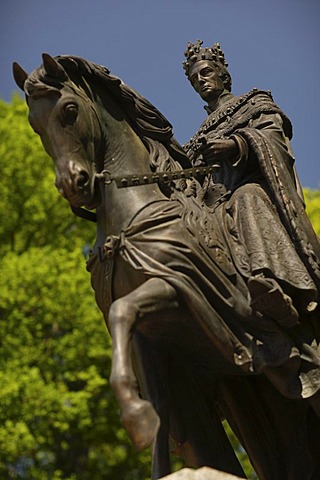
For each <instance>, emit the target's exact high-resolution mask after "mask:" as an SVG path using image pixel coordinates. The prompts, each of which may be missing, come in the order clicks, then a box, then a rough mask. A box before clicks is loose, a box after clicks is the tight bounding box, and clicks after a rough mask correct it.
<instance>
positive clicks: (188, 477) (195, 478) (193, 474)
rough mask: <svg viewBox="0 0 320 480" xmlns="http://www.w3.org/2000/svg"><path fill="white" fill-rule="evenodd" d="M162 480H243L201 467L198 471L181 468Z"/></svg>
mask: <svg viewBox="0 0 320 480" xmlns="http://www.w3.org/2000/svg"><path fill="white" fill-rule="evenodd" d="M162 480H243V479H241V478H240V477H236V476H235V475H231V474H230V473H225V472H220V471H219V470H215V469H214V468H208V467H202V468H199V469H198V470H192V469H191V468H183V469H182V470H179V471H178V472H175V473H171V474H170V475H168V476H166V477H163V478H162Z"/></svg>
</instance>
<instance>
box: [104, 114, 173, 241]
mask: <svg viewBox="0 0 320 480" xmlns="http://www.w3.org/2000/svg"><path fill="white" fill-rule="evenodd" d="M113 107H114V105H113ZM101 113H102V119H103V122H102V129H103V136H104V138H105V143H106V148H105V155H104V169H105V170H107V171H108V172H110V174H111V176H117V177H118V176H123V177H125V176H126V175H132V174H141V173H145V172H150V166H149V153H148V151H147V149H146V147H145V146H144V145H143V143H142V141H141V139H140V138H139V137H138V135H137V134H136V133H135V132H134V130H133V129H132V127H131V126H130V125H129V123H128V121H127V119H126V118H125V116H124V115H119V112H117V114H116V113H115V112H114V108H113V109H112V108H111V113H110V110H109V109H108V110H106V109H103V111H102V112H101ZM102 197H103V201H102V204H101V207H100V208H99V209H98V210H97V217H98V228H99V229H100V235H102V237H105V236H107V235H119V233H120V232H121V230H122V229H123V228H124V227H125V226H126V225H127V224H128V223H129V222H130V220H131V219H132V218H133V217H134V215H135V214H136V213H137V212H138V211H139V210H141V209H142V208H143V207H144V206H146V205H148V204H150V203H152V202H154V201H157V200H163V199H165V198H166V197H165V196H164V195H163V194H162V193H161V191H160V189H159V187H158V185H141V186H138V187H127V188H121V189H119V188H118V187H117V185H116V183H115V182H112V183H111V184H109V185H105V186H104V187H103V192H102Z"/></svg>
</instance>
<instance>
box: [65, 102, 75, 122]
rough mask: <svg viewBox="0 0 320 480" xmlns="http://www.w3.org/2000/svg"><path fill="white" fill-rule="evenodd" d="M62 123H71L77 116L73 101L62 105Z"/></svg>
mask: <svg viewBox="0 0 320 480" xmlns="http://www.w3.org/2000/svg"><path fill="white" fill-rule="evenodd" d="M63 113H64V115H63V117H64V118H63V119H64V123H66V124H68V125H72V124H73V123H74V122H75V121H76V118H77V116H78V106H77V105H76V104H75V103H67V104H66V105H65V106H64V107H63Z"/></svg>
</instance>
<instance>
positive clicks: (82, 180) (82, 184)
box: [77, 170, 89, 190]
mask: <svg viewBox="0 0 320 480" xmlns="http://www.w3.org/2000/svg"><path fill="white" fill-rule="evenodd" d="M88 185H89V174H88V172H87V171H86V170H81V171H80V172H79V174H78V176H77V187H78V189H79V190H83V189H84V188H86V187H87V186H88Z"/></svg>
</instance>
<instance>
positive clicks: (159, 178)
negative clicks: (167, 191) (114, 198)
mask: <svg viewBox="0 0 320 480" xmlns="http://www.w3.org/2000/svg"><path fill="white" fill-rule="evenodd" d="M215 170H217V166H215V165H210V166H205V167H193V168H184V169H183V170H176V171H173V172H171V171H168V172H155V173H152V172H149V173H140V174H132V175H125V176H113V175H111V174H110V172H109V171H108V170H103V171H102V172H101V173H97V174H96V178H98V179H99V180H104V183H105V185H110V184H111V183H112V182H113V181H114V182H116V184H117V187H118V188H127V187H138V186H140V185H149V184H152V183H169V182H171V181H173V180H180V179H191V178H199V177H202V176H206V175H210V174H211V173H213V172H214V171H215Z"/></svg>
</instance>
